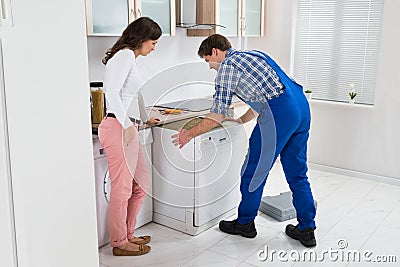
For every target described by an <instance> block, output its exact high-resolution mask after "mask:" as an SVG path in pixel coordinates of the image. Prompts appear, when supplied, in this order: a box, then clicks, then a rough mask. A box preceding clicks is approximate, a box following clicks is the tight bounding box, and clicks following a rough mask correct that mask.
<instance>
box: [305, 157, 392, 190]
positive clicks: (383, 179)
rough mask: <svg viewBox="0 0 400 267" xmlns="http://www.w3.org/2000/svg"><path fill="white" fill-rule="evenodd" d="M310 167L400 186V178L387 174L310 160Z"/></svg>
mask: <svg viewBox="0 0 400 267" xmlns="http://www.w3.org/2000/svg"><path fill="white" fill-rule="evenodd" d="M308 167H309V168H310V169H314V170H320V171H325V172H331V173H335V174H341V175H346V176H351V177H355V178H360V179H365V180H370V181H374V182H380V183H385V184H392V185H397V186H400V178H394V177H387V176H381V175H376V174H369V173H364V172H358V171H353V170H347V169H342V168H337V167H332V166H326V165H321V164H316V163H310V162H309V163H308Z"/></svg>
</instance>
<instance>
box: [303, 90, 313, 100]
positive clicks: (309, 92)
mask: <svg viewBox="0 0 400 267" xmlns="http://www.w3.org/2000/svg"><path fill="white" fill-rule="evenodd" d="M311 93H312V91H311V90H310V89H307V90H305V91H304V94H305V95H306V98H307V100H308V101H310V100H311Z"/></svg>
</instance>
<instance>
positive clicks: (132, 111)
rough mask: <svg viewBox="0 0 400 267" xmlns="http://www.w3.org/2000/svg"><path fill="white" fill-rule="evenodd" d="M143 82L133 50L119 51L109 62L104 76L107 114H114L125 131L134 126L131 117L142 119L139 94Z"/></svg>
mask: <svg viewBox="0 0 400 267" xmlns="http://www.w3.org/2000/svg"><path fill="white" fill-rule="evenodd" d="M142 82H143V78H142V76H141V75H140V72H139V70H138V67H137V65H136V59H135V54H134V53H133V51H132V50H130V49H122V50H119V51H118V52H117V53H115V55H114V56H113V57H112V58H111V59H109V60H108V62H107V64H106V67H105V76H104V92H105V96H106V101H107V112H108V113H114V114H115V116H116V118H117V120H118V121H119V122H120V123H121V125H122V126H123V128H124V129H126V128H128V127H129V126H132V125H133V123H132V122H131V121H130V120H129V117H133V118H137V119H138V118H141V116H140V110H139V103H138V93H139V88H140V85H141V84H142ZM139 98H140V99H141V97H139ZM140 104H142V103H140ZM143 119H144V118H142V120H143Z"/></svg>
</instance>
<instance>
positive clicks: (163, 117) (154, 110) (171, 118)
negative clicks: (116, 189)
mask: <svg viewBox="0 0 400 267" xmlns="http://www.w3.org/2000/svg"><path fill="white" fill-rule="evenodd" d="M243 105H246V104H245V103H244V102H242V101H236V102H232V104H231V106H230V108H231V109H232V110H233V109H234V108H237V107H240V106H243ZM163 110H164V109H163V108H159V107H147V108H146V111H147V112H148V113H149V114H150V116H149V117H156V118H159V119H160V122H159V123H158V124H157V125H155V126H159V125H162V124H165V123H170V122H175V121H179V120H184V119H188V118H194V117H200V116H205V115H207V114H209V113H210V111H209V110H203V111H185V110H183V111H182V112H181V113H180V114H163V113H162V111H163ZM98 127H99V123H93V124H92V133H93V134H94V135H96V134H97V128H98ZM150 127H152V126H149V125H147V124H144V125H141V126H140V129H145V128H150Z"/></svg>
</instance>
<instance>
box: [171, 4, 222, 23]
mask: <svg viewBox="0 0 400 267" xmlns="http://www.w3.org/2000/svg"><path fill="white" fill-rule="evenodd" d="M208 5H209V6H208ZM214 10H215V7H214V0H176V27H180V28H185V29H201V30H210V29H213V28H215V27H217V26H218V27H223V28H225V27H224V26H222V25H218V24H215V15H213V14H215V11H214ZM210 11H214V12H210ZM206 13H207V18H206V17H205V16H204V14H206ZM210 13H211V14H210ZM210 15H211V16H210Z"/></svg>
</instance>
